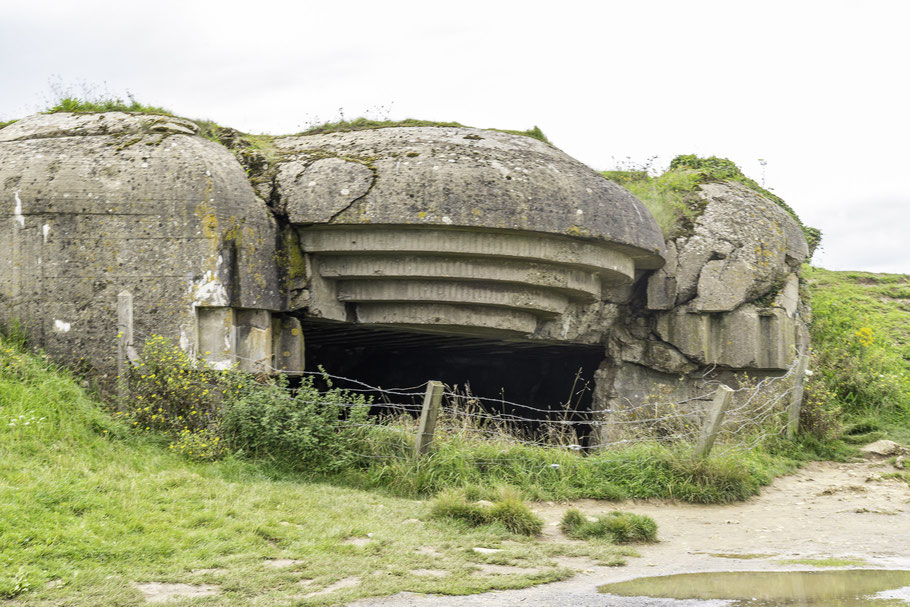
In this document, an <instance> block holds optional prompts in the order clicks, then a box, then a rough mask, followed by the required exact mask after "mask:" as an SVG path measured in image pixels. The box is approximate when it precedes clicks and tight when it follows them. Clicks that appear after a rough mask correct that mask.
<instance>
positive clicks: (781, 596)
mask: <svg viewBox="0 0 910 607" xmlns="http://www.w3.org/2000/svg"><path fill="white" fill-rule="evenodd" d="M598 590H600V592H604V593H609V594H615V595H620V596H641V597H652V598H668V599H727V600H732V601H735V603H733V605H742V606H747V605H748V606H750V607H751V606H758V605H761V606H768V607H773V606H778V605H781V606H783V605H801V606H810V605H819V606H820V605H825V606H826V607H862V606H874V607H890V606H895V607H897V606H899V607H907V605H910V571H882V570H876V569H853V570H849V571H723V572H716V573H683V574H679V575H665V576H660V577H646V578H638V579H635V580H629V581H627V582H619V583H616V584H607V585H605V586H601V587H600V588H598Z"/></svg>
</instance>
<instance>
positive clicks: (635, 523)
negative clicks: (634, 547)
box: [560, 508, 657, 544]
mask: <svg viewBox="0 0 910 607" xmlns="http://www.w3.org/2000/svg"><path fill="white" fill-rule="evenodd" d="M560 528H561V529H562V531H563V533H565V534H566V535H568V536H569V537H571V538H574V539H579V540H587V539H605V540H609V541H610V542H612V543H614V544H633V543H653V542H656V541H657V523H655V522H654V519H652V518H651V517H649V516H644V515H641V514H632V513H631V512H621V511H614V512H608V513H607V514H603V515H601V516H598V517H597V518H596V519H595V520H593V521H591V520H589V519H588V518H587V517H586V516H584V515H583V514H582V513H581V512H580V511H578V509H576V508H571V509H569V510H567V511H566V513H565V515H564V516H563V517H562V522H561V523H560Z"/></svg>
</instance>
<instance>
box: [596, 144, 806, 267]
mask: <svg viewBox="0 0 910 607" xmlns="http://www.w3.org/2000/svg"><path fill="white" fill-rule="evenodd" d="M648 168H650V167H649V166H642V167H635V166H633V167H631V169H632V170H612V171H602V172H601V175H603V176H604V177H606V178H607V179H610V180H611V181H614V182H616V183H618V184H619V185H621V186H623V187H624V188H626V189H627V190H629V191H630V192H632V193H633V194H635V196H636V197H637V198H639V199H640V200H641V201H642V202H643V203H644V204H645V206H647V207H648V209H649V210H650V211H651V213H652V214H653V215H654V217H655V218H656V219H657V223H658V224H659V225H660V227H661V230H663V232H664V236H665V237H667V238H675V237H677V236H680V235H683V234H685V233H686V232H688V231H690V230H691V228H692V227H693V222H694V221H695V220H696V219H697V218H698V216H699V215H700V214H701V212H702V211H703V210H704V207H703V205H702V204H701V203H699V201H698V200H697V199H696V197H695V196H693V193H694V192H695V191H697V189H698V187H699V186H700V185H701V184H703V183H710V182H719V181H732V182H736V183H739V184H742V185H744V186H746V187H747V188H749V189H751V190H753V191H755V192H757V193H759V194H761V195H762V196H764V197H765V198H767V199H768V200H770V201H771V202H773V203H775V204H776V205H778V206H779V207H781V208H782V209H784V210H785V211H786V212H787V213H788V214H789V215H790V216H791V217H792V218H793V219H794V220H795V221H796V223H797V224H798V225H799V226H800V228H801V229H802V231H803V235H804V236H805V238H806V242H807V243H808V245H809V252H810V257H811V254H812V252H813V251H814V250H815V249H816V248H817V247H818V245H819V244H820V242H821V231H820V230H819V229H818V228H812V227H809V226H807V225H805V224H803V222H802V220H801V219H800V218H799V216H798V215H797V214H796V212H795V211H794V210H793V209H792V208H791V207H790V205H788V204H787V203H786V202H784V200H783V199H782V198H781V197H780V196H778V195H777V194H774V193H773V192H771V191H769V190H767V189H765V188H763V187H762V186H760V185H759V184H758V182H756V181H755V180H754V179H751V178H749V177H747V176H746V175H745V174H744V173H743V172H742V170H741V169H740V168H739V167H738V166H737V165H736V164H735V163H734V162H733V161H731V160H728V159H726V158H718V157H717V156H708V157H707V158H700V157H698V156H696V155H695V154H684V155H680V156H677V157H676V158H674V159H673V160H672V161H671V162H670V167H669V168H668V169H667V170H666V171H664V172H663V173H661V174H660V175H657V176H652V175H651V174H650V172H649V171H648Z"/></svg>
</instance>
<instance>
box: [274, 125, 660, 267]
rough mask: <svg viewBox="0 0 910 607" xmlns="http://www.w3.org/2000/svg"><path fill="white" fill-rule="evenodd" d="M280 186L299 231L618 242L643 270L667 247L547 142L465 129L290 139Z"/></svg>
mask: <svg viewBox="0 0 910 607" xmlns="http://www.w3.org/2000/svg"><path fill="white" fill-rule="evenodd" d="M276 144H277V146H278V147H279V149H281V150H282V151H283V152H285V153H286V154H287V155H286V156H285V158H284V160H283V161H282V163H281V165H280V168H279V171H278V175H277V181H276V185H277V187H278V191H279V194H280V196H281V200H282V202H283V203H284V205H285V208H286V210H287V212H288V215H289V217H290V219H291V221H292V222H293V223H296V224H305V225H309V224H335V225H339V224H341V225H352V224H354V225H357V224H360V225H362V224H385V225H403V224H406V225H413V226H415V227H416V226H425V227H437V226H451V227H453V228H454V227H462V228H465V227H467V228H492V229H498V230H509V231H523V232H542V233H545V234H547V235H563V236H567V237H572V238H573V239H574V238H578V239H586V240H593V241H598V242H599V243H601V244H605V243H610V244H611V248H615V249H618V250H620V251H622V252H623V253H625V254H626V255H628V256H629V257H631V258H632V259H633V260H634V261H635V265H636V267H638V268H644V269H648V268H656V267H660V266H661V265H662V264H663V254H664V241H663V236H662V235H661V231H660V228H659V227H658V225H657V222H656V221H655V220H654V217H653V216H652V215H651V213H650V212H649V211H648V210H647V208H645V206H644V205H643V204H642V203H641V202H640V201H639V200H638V199H637V198H635V197H634V196H633V195H632V194H630V193H629V192H628V191H626V190H625V189H623V188H622V187H620V186H618V185H616V184H615V183H613V182H611V181H608V180H607V179H604V178H603V177H602V176H601V175H599V174H598V173H597V172H595V171H594V170H592V169H591V168H590V167H588V166H586V165H584V164H582V163H581V162H579V161H577V160H575V159H573V158H571V157H570V156H568V155H567V154H565V153H563V152H561V151H560V150H558V149H556V148H555V147H553V146H551V145H548V144H546V143H544V142H542V141H538V140H536V139H532V138H530V137H525V136H521V135H512V134H508V133H501V132H497V131H488V130H481V129H472V128H465V127H390V128H382V129H375V130H366V131H354V132H339V133H329V134H321V135H301V136H293V137H281V138H278V139H277V140H276Z"/></svg>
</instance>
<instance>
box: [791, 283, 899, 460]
mask: <svg viewBox="0 0 910 607" xmlns="http://www.w3.org/2000/svg"><path fill="white" fill-rule="evenodd" d="M803 278H804V279H805V281H806V285H807V287H808V293H809V295H810V296H811V301H812V315H813V318H812V324H811V330H812V347H813V359H814V360H813V365H812V367H813V370H814V372H815V373H816V374H817V375H814V376H813V382H814V383H815V384H816V385H817V386H819V387H820V388H821V389H822V390H823V391H824V392H825V393H826V399H825V400H827V407H828V410H829V411H832V412H833V413H834V414H835V415H837V416H838V418H839V420H840V423H841V424H842V425H843V432H844V437H845V439H847V440H848V441H851V442H855V443H865V442H871V441H872V440H875V439H877V438H884V437H888V438H891V439H893V440H896V441H898V442H901V443H904V444H910V276H907V275H904V274H872V273H869V272H833V271H830V270H823V269H821V268H806V269H805V271H804V272H803Z"/></svg>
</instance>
